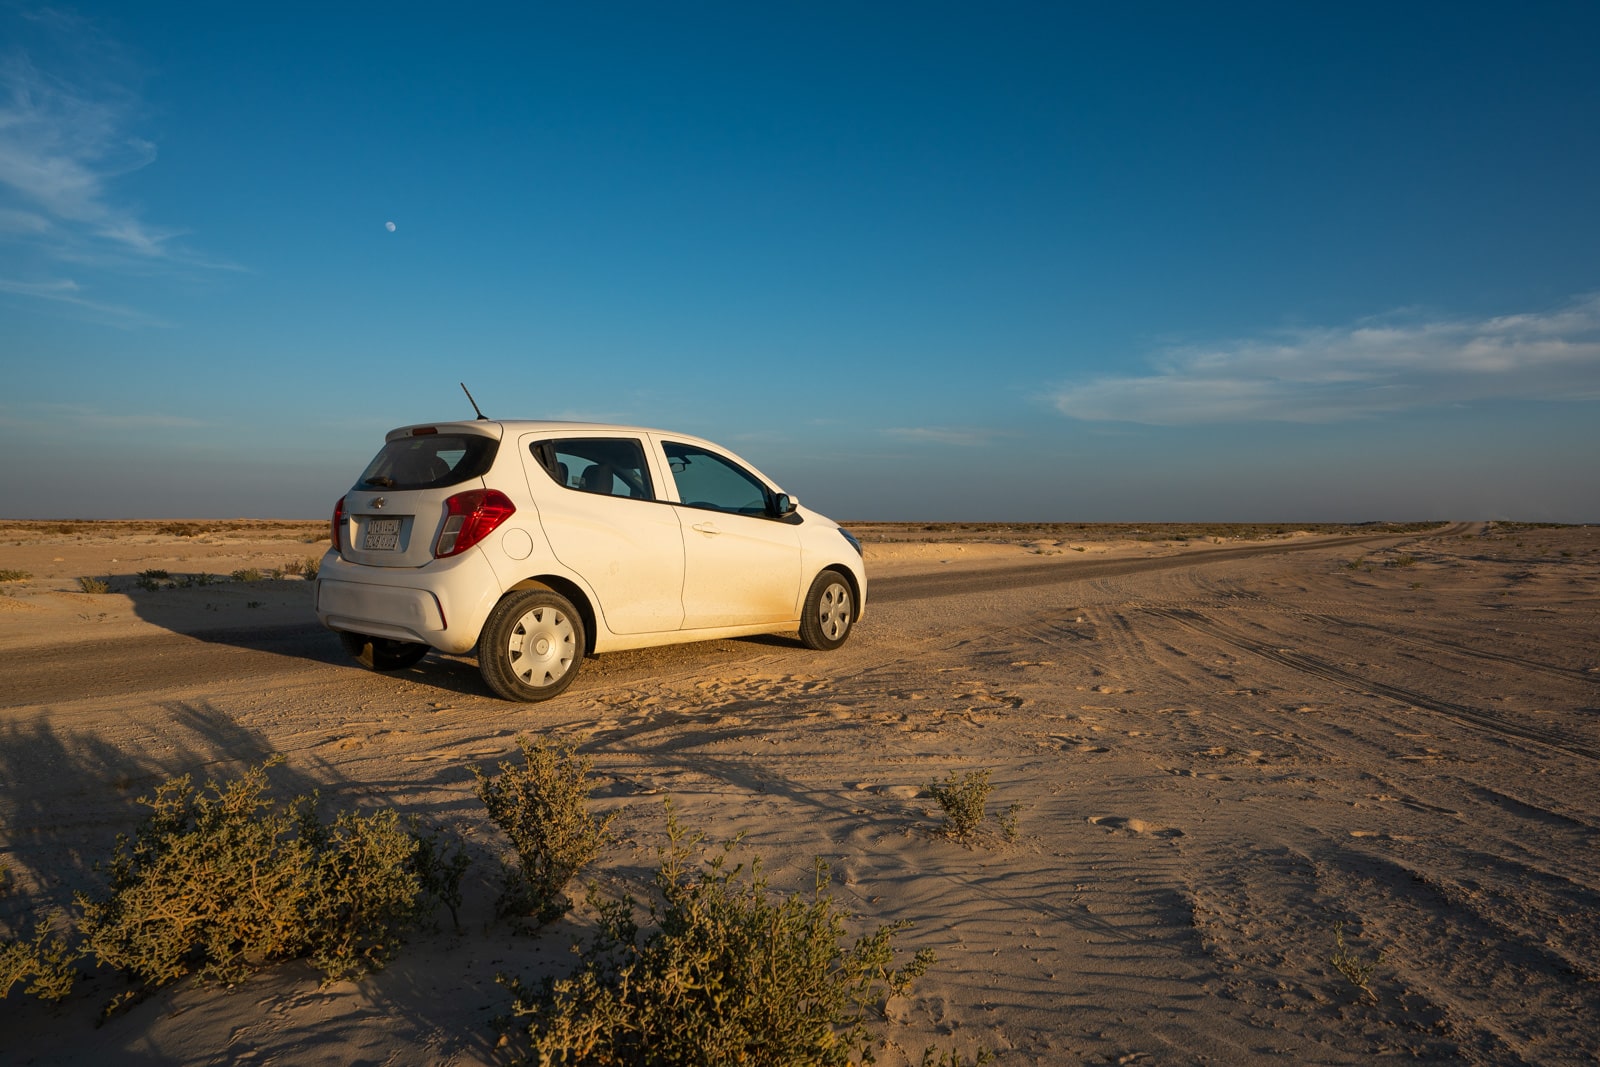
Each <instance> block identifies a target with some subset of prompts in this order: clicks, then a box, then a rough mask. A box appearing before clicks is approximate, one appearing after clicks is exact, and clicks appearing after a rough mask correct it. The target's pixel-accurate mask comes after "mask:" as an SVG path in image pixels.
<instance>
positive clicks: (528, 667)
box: [507, 607, 578, 686]
mask: <svg viewBox="0 0 1600 1067" xmlns="http://www.w3.org/2000/svg"><path fill="white" fill-rule="evenodd" d="M577 644H578V642H577V633H576V631H574V630H573V628H572V620H571V619H569V618H567V616H566V615H565V614H563V613H562V612H559V611H557V610H556V609H555V608H549V607H539V608H534V609H533V610H532V611H530V612H528V613H527V614H526V615H524V616H523V617H522V618H520V619H518V620H517V625H516V626H515V627H513V628H512V630H511V640H510V642H509V647H508V649H507V651H508V652H509V653H510V658H511V672H512V673H513V674H515V675H516V676H517V678H518V679H520V680H521V681H522V683H523V684H524V685H531V686H546V685H551V684H553V683H555V682H557V681H559V680H560V679H561V677H562V676H563V675H565V674H566V673H567V671H568V670H570V669H571V668H572V660H573V657H574V656H575V655H576V654H577Z"/></svg>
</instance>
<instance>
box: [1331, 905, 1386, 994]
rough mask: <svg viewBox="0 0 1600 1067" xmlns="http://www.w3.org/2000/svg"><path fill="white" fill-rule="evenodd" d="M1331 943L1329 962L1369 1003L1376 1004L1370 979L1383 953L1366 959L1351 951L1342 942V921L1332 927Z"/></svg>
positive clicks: (1376, 969)
mask: <svg viewBox="0 0 1600 1067" xmlns="http://www.w3.org/2000/svg"><path fill="white" fill-rule="evenodd" d="M1333 943H1334V950H1333V955H1332V956H1331V957H1329V962H1330V963H1332V964H1333V965H1334V967H1335V968H1336V969H1337V970H1338V971H1339V973H1340V974H1342V975H1344V977H1345V980H1346V981H1348V982H1349V983H1350V984H1351V985H1352V986H1354V987H1355V988H1356V989H1358V990H1360V992H1361V995H1362V996H1363V997H1364V998H1365V999H1366V1000H1367V1001H1368V1002H1369V1003H1373V1004H1376V1003H1377V1002H1378V994H1377V992H1376V991H1375V990H1374V989H1373V988H1372V979H1373V978H1374V977H1375V976H1376V975H1377V973H1378V966H1379V964H1381V963H1383V953H1381V952H1380V953H1378V954H1377V956H1376V957H1374V958H1373V959H1371V960H1367V959H1365V958H1363V957H1362V956H1360V955H1358V954H1357V953H1355V952H1354V951H1352V950H1351V949H1350V948H1349V947H1347V946H1346V945H1345V943H1344V923H1339V924H1338V925H1336V926H1335V927H1334V928H1333Z"/></svg>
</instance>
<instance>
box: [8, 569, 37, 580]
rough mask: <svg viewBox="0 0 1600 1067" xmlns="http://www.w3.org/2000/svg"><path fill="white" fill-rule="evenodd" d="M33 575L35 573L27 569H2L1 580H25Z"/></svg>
mask: <svg viewBox="0 0 1600 1067" xmlns="http://www.w3.org/2000/svg"><path fill="white" fill-rule="evenodd" d="M32 577H33V575H32V574H30V573H28V572H27V571H14V570H10V569H0V582H25V581H27V580H28V579H29V578H32Z"/></svg>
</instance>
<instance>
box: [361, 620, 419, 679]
mask: <svg viewBox="0 0 1600 1067" xmlns="http://www.w3.org/2000/svg"><path fill="white" fill-rule="evenodd" d="M339 643H340V644H341V645H343V646H344V650H345V651H346V652H348V653H350V655H351V656H353V657H354V658H355V661H356V662H357V663H359V664H361V665H362V666H363V667H367V668H369V669H371V670H375V671H403V670H405V669H406V668H407V667H409V666H411V665H412V664H413V663H416V662H417V661H418V660H420V659H422V657H423V656H426V655H427V654H428V646H427V645H424V644H420V643H418V642H416V641H396V640H394V639H393V638H389V637H371V636H369V635H367V634H353V633H349V632H348V631H345V630H340V631H339Z"/></svg>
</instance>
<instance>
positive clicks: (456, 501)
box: [433, 489, 517, 559]
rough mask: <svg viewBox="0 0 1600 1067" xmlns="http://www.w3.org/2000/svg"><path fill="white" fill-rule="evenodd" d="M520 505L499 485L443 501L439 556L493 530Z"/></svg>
mask: <svg viewBox="0 0 1600 1067" xmlns="http://www.w3.org/2000/svg"><path fill="white" fill-rule="evenodd" d="M516 510H517V506H516V505H515V504H513V503H512V502H511V499H510V498H509V497H507V496H506V495H505V494H504V493H502V492H501V491H500V490H498V489H472V490H468V491H467V492H465V493H457V494H456V495H455V496H453V497H451V498H450V499H449V500H446V501H445V502H444V514H445V519H444V529H442V530H440V531H439V540H438V541H437V542H435V543H434V546H433V554H434V556H436V557H437V558H439V559H444V558H445V557H446V556H455V555H459V554H461V553H462V552H465V551H466V550H467V549H469V548H471V547H472V546H473V545H475V544H477V543H478V542H479V541H482V540H483V539H484V538H485V537H488V536H489V535H490V534H491V533H493V532H494V529H495V527H497V526H499V525H500V524H501V523H502V522H505V521H506V520H507V519H509V518H510V517H511V516H512V515H514V514H515V513H516Z"/></svg>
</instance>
